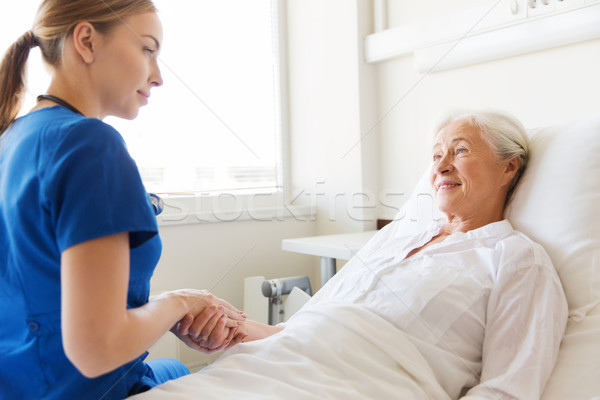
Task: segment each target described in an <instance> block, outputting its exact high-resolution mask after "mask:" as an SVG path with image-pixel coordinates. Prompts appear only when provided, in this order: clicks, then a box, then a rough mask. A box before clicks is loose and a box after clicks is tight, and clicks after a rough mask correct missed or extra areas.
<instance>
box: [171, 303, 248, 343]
mask: <svg viewBox="0 0 600 400" xmlns="http://www.w3.org/2000/svg"><path fill="white" fill-rule="evenodd" d="M245 325H246V324H245V321H232V320H230V319H229V318H228V317H227V315H226V314H225V313H224V310H223V308H222V307H221V306H212V305H211V306H209V307H206V308H205V309H204V310H203V311H202V312H201V313H200V314H199V315H198V316H196V318H193V317H192V315H191V314H187V315H186V316H185V317H183V318H182V319H181V321H179V323H178V324H177V326H176V327H175V332H174V333H175V334H176V335H177V336H178V337H179V338H180V339H181V340H182V341H183V342H184V343H186V344H187V345H188V346H189V347H191V348H193V349H196V350H199V351H202V352H203V353H207V354H212V353H215V352H218V351H223V350H226V349H228V348H230V347H232V346H235V345H236V344H238V343H240V342H242V341H243V340H244V339H245V338H246V337H247V334H246V333H245V331H246V326H245Z"/></svg>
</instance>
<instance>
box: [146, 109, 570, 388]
mask: <svg viewBox="0 0 600 400" xmlns="http://www.w3.org/2000/svg"><path fill="white" fill-rule="evenodd" d="M527 158H528V141H527V136H526V133H525V130H524V128H523V127H522V125H521V124H520V123H519V122H518V121H517V120H515V119H514V118H513V117H511V116H509V115H506V114H503V113H498V112H487V111H486V112H472V113H464V114H461V115H457V116H453V117H451V118H448V119H446V120H445V121H444V122H443V123H442V124H441V125H440V128H439V129H437V131H436V135H435V140H434V145H433V152H432V159H433V166H432V169H431V185H432V186H433V189H434V192H435V197H436V200H437V204H438V207H439V209H440V211H442V212H443V213H444V214H445V215H446V219H445V220H440V221H437V222H435V223H433V224H432V225H431V226H430V227H429V228H428V229H426V230H425V231H423V232H421V233H419V234H417V235H415V236H409V237H396V236H395V235H393V234H390V231H391V230H393V229H394V227H393V224H391V225H392V226H388V227H386V228H384V230H382V231H381V232H379V234H378V235H377V236H376V237H375V238H373V239H372V240H371V241H370V242H369V243H368V244H367V245H366V246H365V247H364V248H363V249H362V250H361V251H360V252H359V253H357V255H356V256H355V257H354V258H353V259H352V260H351V261H350V262H349V263H348V264H347V265H346V266H345V267H344V268H343V269H342V270H341V271H340V273H338V274H337V275H336V276H335V277H334V278H333V279H331V280H330V281H329V282H328V283H327V284H326V285H325V286H324V287H323V288H322V289H321V290H320V291H319V292H318V293H317V294H316V295H315V296H314V297H313V298H312V299H311V300H310V301H309V302H308V303H307V304H306V305H305V306H304V308H303V309H302V310H300V311H299V312H298V313H297V314H296V315H295V316H294V317H292V319H291V320H290V321H288V323H287V324H286V325H285V327H270V326H265V325H261V324H258V323H256V322H252V321H247V322H246V323H245V326H244V327H243V328H242V333H241V334H239V335H238V336H237V338H238V339H237V340H239V339H240V338H244V335H247V336H246V337H245V341H249V340H252V339H257V338H260V337H265V336H269V335H271V336H269V337H267V338H266V339H264V340H261V341H256V342H253V343H244V344H241V345H238V346H236V347H235V348H234V349H232V350H229V351H228V352H226V353H225V355H224V356H223V357H222V358H221V359H220V360H218V361H217V362H215V363H214V364H213V365H212V366H210V367H208V368H206V369H205V370H203V371H201V372H200V373H199V374H196V375H197V376H196V377H193V376H191V377H186V378H182V379H180V381H182V384H185V382H192V381H191V379H194V381H193V382H195V383H196V384H197V383H199V382H202V384H203V385H202V386H198V391H199V392H201V393H207V394H208V393H213V392H212V391H210V392H205V390H208V389H207V388H208V387H209V386H205V385H204V384H205V383H208V382H210V381H211V380H213V381H214V380H216V381H218V382H221V385H222V386H221V387H220V388H218V389H214V390H215V392H214V393H218V394H219V395H225V394H234V395H236V394H239V395H241V394H244V395H249V396H251V394H252V393H254V394H256V393H261V394H263V393H264V394H265V396H261V398H264V397H268V396H266V393H273V397H274V398H281V396H282V395H285V396H286V398H402V399H457V398H464V399H484V398H485V399H527V400H531V399H538V398H539V397H540V396H541V393H542V391H543V389H544V386H545V384H546V381H547V380H548V377H549V376H550V373H551V371H552V368H553V365H554V363H555V360H556V357H557V353H558V348H559V344H560V341H561V339H562V335H563V333H564V329H565V325H566V320H567V303H566V300H565V297H564V294H563V291H562V287H561V284H560V281H559V279H558V276H557V274H556V271H555V269H554V267H553V265H552V262H551V261H550V259H549V257H548V255H547V254H546V252H545V251H544V249H543V248H542V247H541V246H539V245H538V244H536V243H534V242H533V241H532V240H530V239H529V238H527V237H526V236H525V235H523V234H522V233H520V232H517V231H515V230H514V229H513V228H512V226H511V224H510V222H509V221H507V220H506V219H503V212H504V208H505V205H506V203H507V201H508V200H509V199H510V196H511V193H512V191H513V189H514V188H515V185H516V183H517V181H518V179H519V177H520V176H521V174H522V172H523V170H524V168H525V165H526V163H527ZM206 319H207V318H203V317H202V315H200V316H199V317H198V318H197V319H196V321H195V322H194V323H193V324H192V325H191V326H190V327H189V331H187V330H186V332H185V333H187V334H189V335H191V336H192V337H193V338H199V337H200V336H205V337H206V336H207V334H208V333H209V332H210V330H211V327H210V326H208V324H205V320H206ZM182 329H188V326H182ZM226 333H227V332H219V330H215V331H214V332H213V336H210V337H208V341H210V340H211V339H212V338H216V337H223V336H225V334H226ZM237 340H235V341H234V343H235V342H236V341H237ZM217 342H218V341H217ZM217 344H218V343H211V344H210V345H212V346H214V345H217ZM311 369H315V370H320V371H321V372H320V373H321V374H323V375H325V378H322V379H321V378H318V379H316V378H315V379H311V378H310V377H311V376H314V375H311V372H310V370H311ZM221 377H222V378H227V379H228V380H230V381H232V382H233V381H235V382H237V386H235V387H224V386H223V383H222V382H223V381H222V380H221V381H219V379H220V378H221ZM186 380H187V381H186ZM283 382H286V383H283ZM323 382H325V384H323ZM176 384H177V381H175V382H173V383H172V384H167V385H165V387H164V389H165V390H169V385H176ZM174 387H177V386H174ZM161 390H162V389H161V387H160V386H159V387H158V390H155V391H151V392H149V394H148V395H149V396H150V397H149V398H152V397H151V395H152V394H153V393H154V395H155V396H157V397H154V398H158V397H160V394H161V393H162V392H161ZM211 390H212V389H211Z"/></svg>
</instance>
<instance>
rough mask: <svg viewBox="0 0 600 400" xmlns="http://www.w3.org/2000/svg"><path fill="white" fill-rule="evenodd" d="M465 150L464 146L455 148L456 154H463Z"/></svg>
mask: <svg viewBox="0 0 600 400" xmlns="http://www.w3.org/2000/svg"><path fill="white" fill-rule="evenodd" d="M466 152H467V149H465V148H460V149H456V154H463V153H466Z"/></svg>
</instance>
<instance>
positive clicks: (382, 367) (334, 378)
mask: <svg viewBox="0 0 600 400" xmlns="http://www.w3.org/2000/svg"><path fill="white" fill-rule="evenodd" d="M317 326H319V327H320V328H318V329H317V328H316V327H317ZM332 338H334V339H333V340H332ZM133 398H135V399H136V400H150V399H167V398H168V399H189V398H202V399H226V398H238V399H242V398H243V399H248V398H261V399H265V398H272V399H286V400H292V399H386V398H400V399H413V400H419V399H428V400H429V399H449V397H448V395H447V394H446V392H445V391H444V390H443V389H442V388H441V387H440V386H439V384H438V383H437V382H436V380H435V377H434V374H433V371H432V370H431V368H430V367H429V365H428V364H427V362H426V361H425V360H424V359H423V357H422V356H421V354H420V353H419V352H418V351H417V350H416V349H415V347H414V346H413V344H412V343H411V342H410V341H409V340H408V339H406V337H405V336H404V333H403V332H402V331H400V330H399V329H397V328H396V327H394V326H393V325H392V324H390V323H389V322H387V321H386V320H384V319H382V318H381V317H379V316H377V315H376V314H374V313H372V312H370V311H368V310H366V309H364V308H363V307H359V306H356V305H353V304H348V303H341V302H324V303H320V304H319V306H318V309H317V308H316V307H310V308H307V309H303V310H302V311H300V312H299V313H298V314H296V315H295V316H294V317H293V318H292V319H291V320H290V321H289V322H288V324H287V326H286V328H285V329H284V330H283V331H282V332H280V333H278V334H276V335H273V336H271V337H269V338H267V339H264V340H262V341H256V342H252V343H244V344H240V345H238V346H236V347H234V348H233V349H231V350H229V351H227V352H226V353H225V354H223V356H222V357H221V358H219V359H218V360H217V361H216V362H215V363H213V364H212V365H210V366H208V367H206V368H205V369H203V370H202V371H200V372H198V373H195V374H192V375H189V376H186V377H183V378H180V379H177V380H175V381H170V382H167V383H165V384H163V385H160V386H158V387H156V388H154V389H152V390H150V391H149V392H146V393H143V394H140V395H137V396H134V397H133Z"/></svg>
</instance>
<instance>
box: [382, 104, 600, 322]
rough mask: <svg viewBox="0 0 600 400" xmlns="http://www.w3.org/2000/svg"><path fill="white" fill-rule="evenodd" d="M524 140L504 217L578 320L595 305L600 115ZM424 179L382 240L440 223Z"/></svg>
mask: <svg viewBox="0 0 600 400" xmlns="http://www.w3.org/2000/svg"><path fill="white" fill-rule="evenodd" d="M530 134H531V157H530V159H529V164H528V166H527V169H526V170H525V174H524V175H523V177H522V178H521V181H520V182H519V185H518V186H517V189H516V192H515V196H514V198H513V200H512V202H511V203H510V204H509V206H508V207H507V209H506V217H507V218H508V220H509V221H510V222H511V223H512V224H513V226H514V228H515V229H517V230H519V231H521V232H523V233H525V234H526V235H528V236H529V237H531V238H532V239H533V240H535V241H537V242H538V243H540V244H541V245H543V246H544V247H545V248H546V250H547V251H548V254H549V255H550V257H551V258H552V260H553V262H554V265H555V267H556V269H557V271H558V275H559V276H560V279H561V282H562V284H563V288H564V290H565V293H566V296H567V301H568V303H569V316H570V317H571V318H572V319H573V320H580V319H582V318H583V317H585V315H586V313H587V312H588V311H589V310H590V309H591V308H593V307H594V306H595V305H597V304H600V214H599V211H600V114H596V115H593V116H592V117H589V118H586V119H582V120H579V121H576V122H573V123H570V124H567V125H564V126H560V127H552V128H545V129H541V130H538V131H536V132H531V133H530ZM429 176H430V175H429V170H428V171H426V172H425V174H424V175H423V176H422V177H421V179H420V180H419V183H418V184H417V187H416V189H415V191H414V192H413V194H412V195H411V197H410V198H409V199H408V200H407V202H406V203H405V204H404V205H403V207H402V208H401V209H400V211H399V212H398V215H397V216H396V217H395V218H394V222H393V223H391V224H389V226H388V227H386V228H387V229H386V230H387V231H388V233H387V234H388V235H392V236H395V237H397V236H402V235H407V234H414V233H416V232H419V231H421V230H423V229H424V228H425V227H426V226H428V225H429V224H431V222H432V221H433V220H437V219H439V218H443V214H441V213H440V212H439V210H438V209H437V207H436V205H435V198H434V195H433V192H432V189H431V186H430V184H429Z"/></svg>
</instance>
